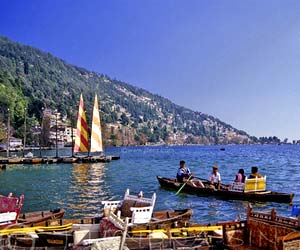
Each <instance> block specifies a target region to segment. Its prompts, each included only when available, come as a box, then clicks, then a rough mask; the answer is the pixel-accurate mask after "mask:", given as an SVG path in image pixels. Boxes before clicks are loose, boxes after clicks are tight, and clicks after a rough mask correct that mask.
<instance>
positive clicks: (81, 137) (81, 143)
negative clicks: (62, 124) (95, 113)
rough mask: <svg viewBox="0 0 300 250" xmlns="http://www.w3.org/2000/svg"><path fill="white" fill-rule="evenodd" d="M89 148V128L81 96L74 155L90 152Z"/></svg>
mask: <svg viewBox="0 0 300 250" xmlns="http://www.w3.org/2000/svg"><path fill="white" fill-rule="evenodd" d="M88 146H89V145H88V126H87V123H86V115H85V111H84V104H83V98H82V94H81V95H80V103H79V111H78V118H77V131H76V137H75V145H74V153H78V152H88Z"/></svg>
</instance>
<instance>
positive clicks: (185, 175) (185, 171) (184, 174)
mask: <svg viewBox="0 0 300 250" xmlns="http://www.w3.org/2000/svg"><path fill="white" fill-rule="evenodd" d="M193 177H194V174H193V173H192V172H191V171H190V169H189V168H187V167H185V161H183V160H181V161H180V162H179V168H178V170H177V175H176V179H177V182H180V183H183V182H186V181H188V182H189V183H190V184H192V185H193V186H199V187H204V185H203V183H202V182H201V181H200V180H196V181H193V180H191V179H192V178H193Z"/></svg>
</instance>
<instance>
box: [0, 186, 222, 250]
mask: <svg viewBox="0 0 300 250" xmlns="http://www.w3.org/2000/svg"><path fill="white" fill-rule="evenodd" d="M23 199H24V197H23V196H21V197H20V198H15V197H4V196H2V197H1V200H0V202H1V203H2V206H1V218H2V219H1V225H2V228H1V230H0V236H1V243H2V244H1V245H2V246H13V247H14V249H18V247H19V248H21V249H26V248H28V249H29V248H32V247H33V246H34V247H35V248H41V249H49V248H51V247H52V248H54V249H209V247H210V246H211V245H212V244H215V243H216V240H218V241H219V240H221V239H222V226H217V225H215V226H209V225H200V224H194V223H191V222H190V217H191V215H192V210H191V209H182V210H167V211H153V210H154V205H155V201H156V195H155V193H154V194H153V195H152V197H151V198H145V197H143V196H141V194H139V195H131V194H129V190H127V191H126V192H125V195H124V198H123V200H120V201H103V205H104V209H103V215H102V216H101V217H95V218H84V219H62V216H63V213H64V210H56V211H44V212H34V213H29V214H21V213H20V210H21V208H22V204H23ZM7 204H9V206H7ZM8 215H9V216H8ZM105 247H106V248H105Z"/></svg>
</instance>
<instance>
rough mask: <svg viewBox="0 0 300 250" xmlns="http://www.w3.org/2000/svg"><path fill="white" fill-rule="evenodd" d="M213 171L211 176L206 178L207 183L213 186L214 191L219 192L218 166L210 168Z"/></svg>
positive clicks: (219, 177) (219, 176)
mask: <svg viewBox="0 0 300 250" xmlns="http://www.w3.org/2000/svg"><path fill="white" fill-rule="evenodd" d="M212 169H213V171H212V173H211V175H210V176H209V177H208V181H209V182H210V184H211V185H212V186H214V187H215V188H216V189H218V190H220V187H221V175H220V173H219V172H218V169H219V168H218V166H213V167H212Z"/></svg>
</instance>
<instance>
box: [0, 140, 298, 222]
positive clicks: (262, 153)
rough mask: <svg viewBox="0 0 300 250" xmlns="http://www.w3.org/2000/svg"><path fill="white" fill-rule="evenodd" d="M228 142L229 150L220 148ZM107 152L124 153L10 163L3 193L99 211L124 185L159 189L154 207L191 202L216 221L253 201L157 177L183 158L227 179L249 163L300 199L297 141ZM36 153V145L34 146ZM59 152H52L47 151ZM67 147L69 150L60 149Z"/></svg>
mask: <svg viewBox="0 0 300 250" xmlns="http://www.w3.org/2000/svg"><path fill="white" fill-rule="evenodd" d="M221 147H224V148H225V151H221V150H220V148H221ZM105 153H106V155H120V156H121V159H120V160H118V161H112V162H110V163H105V164H103V163H97V164H49V165H47V164H42V165H9V166H8V167H7V170H5V171H0V193H1V194H8V193H9V192H14V193H15V195H17V196H19V195H21V194H24V195H25V203H24V206H23V210H22V211H23V212H29V211H36V210H48V209H54V208H64V209H65V210H66V214H65V217H68V218H72V217H73V218H79V217H83V216H84V217H87V216H95V215H97V214H99V213H100V212H101V201H102V200H119V199H122V197H123V195H124V192H125V190H126V188H129V189H130V192H131V193H134V194H137V193H138V192H139V191H140V190H142V191H143V193H144V196H145V197H150V196H151V195H152V193H153V192H156V195H157V201H156V206H155V210H163V209H179V208H189V207H190V208H192V209H193V212H194V213H193V216H192V220H193V221H195V222H199V223H214V222H217V221H228V220H235V219H240V218H245V216H246V208H247V205H248V202H246V201H234V200H232V201H231V200H229V201H223V200H220V199H216V198H214V197H198V196H195V195H189V194H184V193H181V194H179V195H175V192H172V191H168V190H165V189H162V188H160V186H159V184H158V182H157V180H156V176H157V175H160V176H164V177H175V176H176V172H177V169H178V167H179V161H180V160H182V159H183V160H185V161H186V166H187V167H189V168H190V169H191V171H193V172H194V173H195V175H196V176H197V177H201V178H207V176H208V175H209V173H210V172H211V167H212V166H213V165H218V166H219V172H220V174H221V176H222V182H223V183H230V182H231V181H232V180H233V179H234V177H235V174H236V172H237V171H238V169H239V168H244V170H245V173H246V174H247V175H248V174H249V173H250V170H251V166H258V167H259V172H260V173H261V174H263V175H267V188H268V189H270V190H273V191H281V192H287V193H291V192H293V193H295V194H296V196H295V198H294V201H295V200H296V201H298V202H299V200H300V197H299V188H300V182H299V177H300V146H298V145H267V146H262V145H257V146H249V145H246V146H155V147H111V148H106V149H105ZM35 154H36V155H39V152H35ZM43 154H44V155H45V154H47V155H55V151H47V152H43ZM68 154H70V149H63V150H60V151H59V155H68ZM252 205H253V208H254V209H255V210H256V211H270V210H271V209H272V208H276V210H277V212H278V214H280V215H285V216H290V212H291V208H290V206H289V204H280V203H255V204H252Z"/></svg>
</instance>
